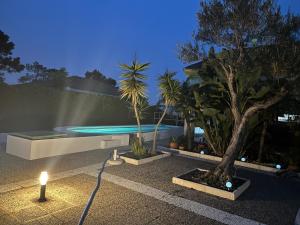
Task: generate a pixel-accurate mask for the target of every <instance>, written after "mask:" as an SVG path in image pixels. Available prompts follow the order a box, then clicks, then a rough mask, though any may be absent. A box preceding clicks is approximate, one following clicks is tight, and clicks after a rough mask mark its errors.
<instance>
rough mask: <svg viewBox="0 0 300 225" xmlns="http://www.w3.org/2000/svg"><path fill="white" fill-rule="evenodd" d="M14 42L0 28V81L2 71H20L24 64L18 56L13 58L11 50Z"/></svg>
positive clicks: (1, 80)
mask: <svg viewBox="0 0 300 225" xmlns="http://www.w3.org/2000/svg"><path fill="white" fill-rule="evenodd" d="M14 48H15V44H14V43H13V42H11V41H10V40H9V36H8V35H7V34H5V33H4V32H2V31H1V30H0V82H1V83H3V82H4V78H3V76H4V73H5V72H8V73H12V72H20V71H22V70H23V69H24V66H23V65H22V64H21V63H20V58H19V57H17V58H13V57H12V51H13V49H14Z"/></svg>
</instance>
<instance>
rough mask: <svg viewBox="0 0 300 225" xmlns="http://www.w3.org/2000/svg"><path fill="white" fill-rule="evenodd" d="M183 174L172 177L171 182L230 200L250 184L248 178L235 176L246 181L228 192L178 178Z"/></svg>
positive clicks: (234, 198)
mask: <svg viewBox="0 0 300 225" xmlns="http://www.w3.org/2000/svg"><path fill="white" fill-rule="evenodd" d="M196 169H198V170H201V171H208V170H203V169H199V168H196ZM193 170H195V169H193ZM193 170H190V171H188V172H186V173H184V174H187V173H189V172H191V171H193ZM184 174H181V175H179V176H177V177H173V178H172V183H174V184H178V185H181V186H184V187H187V188H192V189H195V190H197V191H202V192H205V193H208V194H211V195H215V196H218V197H221V198H226V199H229V200H232V201H234V200H236V199H237V198H238V197H239V196H240V195H241V194H242V193H243V192H244V191H245V190H246V189H247V188H248V187H249V186H250V180H247V179H244V178H240V177H236V178H239V179H243V180H245V181H246V182H245V183H244V184H243V185H241V186H240V187H238V188H237V189H236V190H234V191H233V192H229V191H225V190H222V189H218V188H214V187H210V186H208V185H204V184H199V183H196V182H192V181H188V180H184V179H182V178H180V176H182V175H184Z"/></svg>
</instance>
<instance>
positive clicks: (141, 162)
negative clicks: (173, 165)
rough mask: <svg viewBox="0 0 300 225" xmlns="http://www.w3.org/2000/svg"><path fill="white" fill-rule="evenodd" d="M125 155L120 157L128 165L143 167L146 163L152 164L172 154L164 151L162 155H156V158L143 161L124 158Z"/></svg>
mask: <svg viewBox="0 0 300 225" xmlns="http://www.w3.org/2000/svg"><path fill="white" fill-rule="evenodd" d="M124 154H126V153H124ZM124 154H122V155H120V158H121V159H123V160H124V161H125V162H126V163H129V164H132V165H136V166H138V165H142V164H145V163H150V162H153V161H155V160H158V159H162V158H166V157H169V156H170V155H171V153H170V152H164V151H162V152H160V154H158V155H155V156H150V157H147V158H143V159H134V158H130V157H126V156H124Z"/></svg>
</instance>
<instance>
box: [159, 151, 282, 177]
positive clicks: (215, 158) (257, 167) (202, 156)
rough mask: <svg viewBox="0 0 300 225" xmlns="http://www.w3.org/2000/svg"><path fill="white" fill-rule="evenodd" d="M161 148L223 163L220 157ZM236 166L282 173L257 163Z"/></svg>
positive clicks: (243, 163) (238, 163) (236, 163)
mask: <svg viewBox="0 0 300 225" xmlns="http://www.w3.org/2000/svg"><path fill="white" fill-rule="evenodd" d="M159 147H160V148H161V149H164V150H169V151H172V152H175V153H177V154H180V155H184V156H190V157H195V158H200V159H204V160H210V161H216V162H221V160H222V158H221V157H218V156H212V155H207V154H200V153H197V152H190V151H185V150H179V149H174V148H167V147H163V146H159ZM234 164H235V165H236V166H241V167H246V168H250V169H255V170H259V171H264V172H270V173H276V172H278V171H280V169H276V168H273V167H269V166H264V165H259V164H255V163H248V162H242V161H238V160H236V161H235V162H234Z"/></svg>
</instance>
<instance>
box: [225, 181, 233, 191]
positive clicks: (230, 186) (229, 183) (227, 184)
mask: <svg viewBox="0 0 300 225" xmlns="http://www.w3.org/2000/svg"><path fill="white" fill-rule="evenodd" d="M225 186H226V187H227V188H228V189H230V188H232V183H231V182H230V181H227V182H226V184H225Z"/></svg>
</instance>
